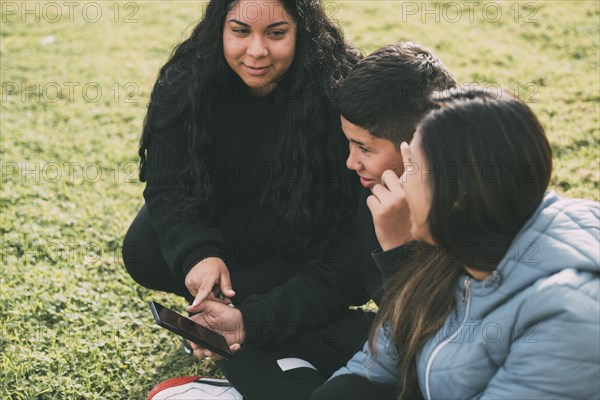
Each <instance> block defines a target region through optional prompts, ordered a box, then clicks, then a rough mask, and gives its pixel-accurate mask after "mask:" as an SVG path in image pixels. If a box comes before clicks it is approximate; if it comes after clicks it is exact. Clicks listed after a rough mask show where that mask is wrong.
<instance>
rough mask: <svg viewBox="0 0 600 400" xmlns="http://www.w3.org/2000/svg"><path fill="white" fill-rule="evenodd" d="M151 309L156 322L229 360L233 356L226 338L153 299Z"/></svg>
mask: <svg viewBox="0 0 600 400" xmlns="http://www.w3.org/2000/svg"><path fill="white" fill-rule="evenodd" d="M149 304H150V309H151V310H152V315H153V316H154V320H155V321H156V323H157V324H158V325H160V326H162V327H163V328H166V329H168V330H170V331H171V332H173V333H176V334H178V335H179V336H182V337H184V338H186V339H188V340H191V341H192V342H194V343H196V344H198V345H200V346H202V347H204V348H207V349H208V350H211V351H213V352H215V353H217V354H218V355H220V356H222V357H225V358H227V359H229V360H231V359H232V358H233V354H231V350H229V346H228V345H227V342H226V341H225V338H224V337H223V336H222V335H220V334H218V333H216V332H213V331H211V330H210V329H208V328H205V327H204V326H202V325H199V324H197V323H195V322H194V321H192V320H191V319H189V318H186V317H184V316H183V315H180V314H178V313H176V312H175V311H173V310H170V309H168V308H166V307H163V306H161V305H160V304H158V303H156V302H154V301H151V302H150V303H149Z"/></svg>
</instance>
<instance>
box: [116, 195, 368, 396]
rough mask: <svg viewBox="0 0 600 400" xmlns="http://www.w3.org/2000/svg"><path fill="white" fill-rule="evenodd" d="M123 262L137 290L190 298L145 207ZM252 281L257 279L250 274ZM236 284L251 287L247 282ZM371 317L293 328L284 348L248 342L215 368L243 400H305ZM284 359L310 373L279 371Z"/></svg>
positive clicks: (363, 334)
mask: <svg viewBox="0 0 600 400" xmlns="http://www.w3.org/2000/svg"><path fill="white" fill-rule="evenodd" d="M123 261H124V263H125V267H126V269H127V272H128V273H129V274H130V275H131V277H132V278H133V280H135V281H136V282H137V283H139V284H140V285H142V286H144V287H146V288H149V289H153V290H160V291H164V292H169V293H174V294H176V295H179V296H182V297H185V298H186V299H188V300H191V299H193V297H192V296H191V295H190V293H189V292H188V290H187V288H186V287H185V284H184V278H182V277H177V276H175V275H173V274H172V272H171V271H170V270H169V268H168V266H167V263H166V261H165V259H164V257H163V255H162V252H161V249H160V243H159V240H158V237H157V235H156V233H155V232H154V229H153V227H152V224H151V222H150V217H149V215H148V212H147V210H146V208H145V206H144V207H142V209H141V210H140V212H139V213H138V215H137V216H136V218H135V219H134V221H133V223H132V224H131V226H130V228H129V230H128V231H127V234H126V235H125V240H124V243H123ZM265 273H266V272H265ZM255 279H260V276H256V275H255ZM242 282H243V283H244V284H245V285H250V286H251V285H252V282H251V281H250V280H249V279H243V280H242ZM237 286H238V284H236V291H237ZM236 298H237V296H236ZM373 318H374V314H373V313H371V312H363V311H362V310H347V311H346V312H344V313H343V314H342V315H340V316H339V317H338V318H337V319H336V320H334V321H332V322H331V323H329V324H327V325H325V326H323V327H320V328H306V327H298V329H300V330H301V334H298V335H294V337H292V338H290V339H289V340H288V341H287V342H286V343H280V344H277V345H272V346H268V347H259V346H256V345H253V344H251V343H248V344H246V345H244V346H243V347H242V349H241V350H240V351H239V352H238V353H237V354H236V355H235V357H234V359H233V360H231V361H227V360H223V361H220V362H218V363H217V364H218V365H219V367H220V368H221V370H222V371H223V374H224V375H225V376H226V377H227V379H229V381H230V382H231V383H232V384H233V385H234V386H235V388H236V389H237V390H239V391H240V393H242V395H243V396H244V398H246V399H292V398H293V399H308V398H309V397H310V394H311V393H312V392H313V391H314V390H315V389H316V388H317V387H319V386H320V385H322V384H323V383H324V382H325V381H326V379H327V378H329V376H331V374H332V373H333V372H335V371H336V370H337V369H338V368H340V367H342V366H343V365H344V364H345V363H346V362H347V361H348V360H349V359H350V358H351V357H352V355H354V353H355V352H357V351H358V350H359V349H360V348H361V347H362V345H363V344H364V342H365V340H366V339H367V334H368V330H369V328H370V326H371V323H372V321H373ZM290 358H299V359H302V360H305V361H308V362H309V363H310V364H312V365H313V366H314V367H315V368H316V370H315V369H312V368H307V367H299V368H291V369H287V370H285V369H286V368H285V366H284V367H282V366H281V365H280V362H279V361H280V360H285V359H290ZM166 378H168V377H165V379H166Z"/></svg>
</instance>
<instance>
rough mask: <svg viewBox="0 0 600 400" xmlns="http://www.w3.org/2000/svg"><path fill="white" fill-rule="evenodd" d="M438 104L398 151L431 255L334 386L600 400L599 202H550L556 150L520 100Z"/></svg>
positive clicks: (474, 95) (410, 270)
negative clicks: (363, 382) (348, 379)
mask: <svg viewBox="0 0 600 400" xmlns="http://www.w3.org/2000/svg"><path fill="white" fill-rule="evenodd" d="M433 103H434V106H433V110H432V111H430V112H429V113H428V114H427V115H426V117H425V118H424V119H423V120H422V121H421V123H420V124H419V126H418V128H417V131H416V133H415V136H414V139H413V140H412V142H411V143H410V145H409V144H407V143H403V144H402V147H401V150H402V156H403V159H404V162H405V164H406V165H411V166H412V167H411V168H406V169H405V173H404V175H403V176H402V177H401V178H400V180H401V186H402V187H403V189H404V191H405V194H406V198H407V201H408V205H409V207H410V212H411V216H410V219H411V234H412V236H413V238H415V239H416V240H418V241H420V242H421V245H422V246H423V250H424V252H426V253H428V254H430V252H431V251H434V252H436V253H437V254H438V257H433V258H432V257H426V258H422V259H420V260H419V259H418V258H417V259H416V260H415V262H414V263H413V264H412V265H410V266H404V267H403V268H402V269H400V271H399V273H398V274H397V275H396V276H395V277H394V278H393V280H392V281H391V282H389V283H388V285H387V287H386V298H385V299H384V304H383V306H382V308H381V310H380V311H379V313H378V316H377V320H376V322H375V324H374V328H373V330H372V333H371V337H370V341H369V344H368V345H366V346H365V348H364V349H363V351H362V352H360V353H358V354H357V355H356V356H355V357H354V358H353V359H352V360H351V361H350V362H349V363H348V364H347V366H346V367H345V368H343V369H342V370H340V371H338V372H337V373H336V374H335V375H334V377H333V378H332V380H331V381H330V383H329V385H331V386H334V385H335V382H336V380H339V379H343V377H344V375H346V374H354V375H359V376H363V377H366V378H368V379H370V380H372V381H373V382H375V383H378V384H381V385H386V386H388V387H394V388H395V389H396V391H397V393H398V398H400V399H415V398H426V399H442V398H444V399H466V398H486V399H487V398H490V399H498V398H513V399H514V398H519V399H525V398H536V399H540V398H544V399H548V398H598V397H599V396H600V386H599V385H598V376H600V305H599V292H600V279H599V273H600V262H599V251H598V250H599V248H600V242H599V230H600V229H599V218H600V217H599V216H600V207H599V204H598V203H597V202H591V201H585V200H566V199H560V198H559V197H558V196H557V195H556V194H555V193H554V192H547V191H546V190H547V187H548V184H549V181H550V176H551V172H552V157H551V156H552V154H551V148H550V144H549V142H548V140H547V138H546V135H545V133H544V130H543V128H542V126H541V125H540V123H539V122H538V120H537V118H536V116H535V115H534V114H533V112H532V111H531V110H530V108H529V107H528V106H527V105H526V104H524V103H523V102H521V101H520V100H518V99H517V98H515V97H513V96H511V95H509V94H506V93H501V94H498V93H496V92H489V91H479V90H478V91H471V92H464V91H462V92H461V91H451V92H450V93H447V94H443V95H438V96H437V97H436V98H434V100H433ZM424 260H427V262H423V261H424ZM326 386H327V385H326ZM322 393H327V395H328V396H331V395H332V392H331V391H328V392H325V391H323V392H321V394H322ZM321 394H320V393H318V392H317V393H316V394H315V395H314V397H313V398H324V397H320V396H321Z"/></svg>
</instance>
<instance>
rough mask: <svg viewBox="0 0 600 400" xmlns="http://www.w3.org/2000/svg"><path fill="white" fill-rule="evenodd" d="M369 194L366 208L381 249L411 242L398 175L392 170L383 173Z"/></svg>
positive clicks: (408, 220)
mask: <svg viewBox="0 0 600 400" xmlns="http://www.w3.org/2000/svg"><path fill="white" fill-rule="evenodd" d="M371 192H372V194H371V196H369V197H368V198H367V206H368V207H369V210H371V215H372V216H373V224H374V225H375V234H376V235H377V240H378V241H379V245H380V246H381V249H382V250H383V251H387V250H390V249H393V248H395V247H398V246H400V245H402V244H404V243H406V242H408V241H409V240H411V239H412V238H411V236H410V211H409V208H408V202H407V201H406V196H405V193H404V189H402V186H401V185H400V179H399V178H398V175H396V173H395V172H394V171H392V170H387V171H385V172H384V173H383V174H382V175H381V184H379V183H378V184H376V185H375V186H373V188H372V189H371Z"/></svg>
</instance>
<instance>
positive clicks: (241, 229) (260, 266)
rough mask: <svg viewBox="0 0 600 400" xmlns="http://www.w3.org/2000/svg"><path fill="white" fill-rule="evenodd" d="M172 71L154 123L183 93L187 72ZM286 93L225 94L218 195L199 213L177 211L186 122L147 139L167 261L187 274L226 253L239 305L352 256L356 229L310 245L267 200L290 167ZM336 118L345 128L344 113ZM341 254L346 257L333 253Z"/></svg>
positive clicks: (152, 197)
mask: <svg viewBox="0 0 600 400" xmlns="http://www.w3.org/2000/svg"><path fill="white" fill-rule="evenodd" d="M173 75H175V76H176V78H177V79H176V78H173V79H172V78H171V77H170V76H169V71H167V72H166V74H165V76H162V77H161V78H160V79H159V82H158V83H157V85H156V86H155V89H154V91H155V93H154V94H153V98H154V101H153V102H152V103H151V104H150V106H149V110H148V117H147V118H148V123H150V124H151V126H158V124H156V123H155V121H156V118H157V116H158V114H159V113H169V112H172V108H173V107H174V104H176V102H177V101H179V99H178V96H179V97H181V95H182V94H181V93H182V92H183V86H184V84H182V83H180V81H179V80H178V79H180V78H181V74H173ZM282 92H283V90H280V89H279V88H278V89H275V90H274V91H273V92H272V93H271V94H269V95H267V96H264V97H261V98H252V97H250V96H249V95H248V94H247V93H244V92H241V91H230V92H227V93H225V94H224V95H223V98H222V99H221V101H222V102H223V107H222V108H221V109H220V112H219V113H218V114H217V118H216V119H215V121H214V124H213V126H211V129H212V130H213V131H214V133H215V134H214V140H215V143H214V146H213V147H214V149H215V154H214V160H213V161H214V162H213V163H212V164H211V165H212V168H211V174H212V177H213V179H214V196H213V199H212V201H211V202H210V203H208V204H207V205H204V206H202V208H201V209H200V210H199V213H198V214H197V216H196V217H194V218H189V217H187V216H182V215H181V214H178V212H177V211H176V207H175V200H174V199H177V198H178V196H179V193H180V190H181V189H180V186H179V185H178V178H179V176H180V173H181V171H182V170H183V168H184V167H185V165H186V164H187V163H189V155H188V142H189V138H188V137H187V135H186V134H185V133H184V132H185V130H184V129H183V120H184V119H183V118H178V119H176V120H175V121H176V122H175V123H173V124H171V125H168V126H167V127H164V128H156V129H153V130H152V131H151V136H150V140H149V143H148V148H147V162H146V167H145V171H144V172H145V177H146V181H147V186H146V189H145V190H144V198H145V201H146V205H147V208H148V211H149V214H150V218H151V221H152V225H153V227H154V229H155V231H156V232H157V234H158V237H159V240H160V243H161V250H162V253H163V255H164V257H165V260H166V261H167V264H168V265H169V267H170V269H171V270H172V272H173V273H174V274H176V275H178V276H182V277H183V276H185V275H186V274H187V273H188V272H189V270H190V269H191V268H192V267H193V266H194V265H195V264H196V263H198V262H199V261H201V260H202V259H204V258H206V257H211V256H216V257H220V258H222V259H223V260H224V261H225V263H226V265H227V267H228V269H229V271H230V274H231V278H232V284H233V289H234V290H235V291H236V297H235V298H234V302H235V303H236V304H240V303H241V302H242V301H243V300H244V299H246V298H247V297H248V296H249V295H251V294H256V293H265V292H267V291H268V290H270V289H272V288H273V287H275V286H277V285H279V284H281V283H283V282H285V280H287V279H288V278H289V277H291V276H293V275H294V274H295V273H296V272H298V271H299V270H300V269H301V268H302V267H303V266H305V265H307V264H311V263H312V262H320V263H324V264H328V265H329V264H338V263H345V262H346V261H345V260H346V258H347V257H349V254H348V253H347V252H346V251H345V250H339V251H338V247H339V248H340V249H341V248H346V247H350V248H351V247H352V246H353V244H352V243H351V240H352V239H351V237H350V234H349V232H350V231H351V227H350V226H348V227H347V228H346V229H345V230H344V229H341V230H340V231H339V238H338V239H333V238H331V237H327V236H326V235H322V237H319V236H318V235H314V237H311V238H310V240H309V241H308V243H310V244H300V242H299V241H298V240H296V239H294V238H293V237H292V236H290V235H288V234H287V233H286V231H285V230H284V229H281V228H280V226H279V224H278V223H277V222H276V220H275V216H274V211H273V209H272V207H270V205H269V204H266V203H264V204H263V203H262V202H261V199H262V198H263V194H264V193H265V190H266V189H267V185H268V183H269V180H270V179H271V178H272V176H273V173H274V168H281V165H284V166H285V165H286V163H285V161H281V160H277V159H276V158H275V157H276V155H275V154H273V153H274V152H273V149H274V145H275V143H276V141H277V137H278V134H279V127H280V123H281V120H282V118H283V117H285V115H286V113H285V107H288V106H289V103H290V102H289V101H287V102H286V101H285V98H284V97H283V96H284V94H283V93H282ZM329 118H331V119H332V121H335V122H333V123H332V124H333V125H334V126H336V125H337V126H338V127H339V117H338V116H337V115H331V116H329ZM338 130H339V128H338ZM329 133H330V134H334V135H339V138H340V139H339V143H340V146H342V145H344V144H343V141H344V138H343V134H342V132H341V130H339V131H338V132H329ZM336 137H337V136H336ZM287 165H288V167H290V168H291V169H293V167H294V165H293V164H287ZM340 170H342V171H343V168H341V169H340ZM293 174H294V171H293V170H292V171H290V176H291V177H292V178H291V179H293ZM319 195H321V196H330V195H331V196H333V195H335V194H332V193H320V194H319ZM340 246H341V247H340ZM336 252H337V253H339V254H340V257H338V256H337V255H333V253H336ZM336 268H337V266H336ZM265 271H267V272H265Z"/></svg>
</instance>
